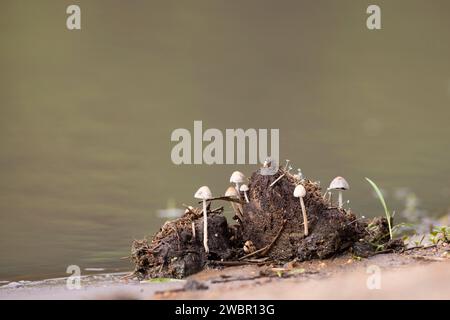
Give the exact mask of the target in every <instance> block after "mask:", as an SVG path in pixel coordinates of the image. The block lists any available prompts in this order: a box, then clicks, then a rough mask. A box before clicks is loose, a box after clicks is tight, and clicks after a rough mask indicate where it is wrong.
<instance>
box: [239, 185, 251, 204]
mask: <svg viewBox="0 0 450 320" xmlns="http://www.w3.org/2000/svg"><path fill="white" fill-rule="evenodd" d="M239 191H242V192H244V196H245V201H247V203H249V202H250V201H248V196H247V191H248V186H247V185H246V184H243V185H242V186H241V187H240V188H239Z"/></svg>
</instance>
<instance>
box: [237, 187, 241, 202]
mask: <svg viewBox="0 0 450 320" xmlns="http://www.w3.org/2000/svg"><path fill="white" fill-rule="evenodd" d="M236 191H237V194H238V197H239V199H241V192H240V191H239V183H236Z"/></svg>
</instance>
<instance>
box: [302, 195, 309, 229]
mask: <svg viewBox="0 0 450 320" xmlns="http://www.w3.org/2000/svg"><path fill="white" fill-rule="evenodd" d="M300 205H301V206H302V214H303V227H304V230H305V237H306V236H308V233H309V232H308V216H307V215H306V208H305V203H304V202H303V198H302V197H300Z"/></svg>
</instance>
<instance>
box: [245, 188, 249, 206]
mask: <svg viewBox="0 0 450 320" xmlns="http://www.w3.org/2000/svg"><path fill="white" fill-rule="evenodd" d="M244 196H245V201H247V203H249V202H250V201H248V196H247V191H244Z"/></svg>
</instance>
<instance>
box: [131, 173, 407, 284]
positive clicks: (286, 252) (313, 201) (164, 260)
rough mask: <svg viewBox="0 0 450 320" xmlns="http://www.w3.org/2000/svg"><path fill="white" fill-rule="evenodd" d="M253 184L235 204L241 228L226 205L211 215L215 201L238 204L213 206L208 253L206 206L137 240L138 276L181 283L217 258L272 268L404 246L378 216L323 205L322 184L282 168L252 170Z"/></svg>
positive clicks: (133, 255) (134, 252)
mask: <svg viewBox="0 0 450 320" xmlns="http://www.w3.org/2000/svg"><path fill="white" fill-rule="evenodd" d="M281 175H282V177H281V179H279V181H277V182H276V183H275V184H274V185H273V186H271V184H272V183H273V182H274V181H275V180H276V179H277V178H279V177H280V176H281ZM299 184H302V185H303V186H304V188H305V190H306V196H305V197H304V203H305V207H306V213H307V217H308V223H309V234H308V236H305V234H304V226H303V216H302V211H301V205H300V201H299V198H295V197H294V196H293V192H294V189H295V187H296V186H297V185H299ZM248 186H249V191H248V194H247V195H248V198H249V202H248V203H247V202H246V201H244V200H240V202H239V200H236V199H234V202H236V201H238V202H239V203H240V204H238V206H237V207H240V208H241V210H242V217H241V218H239V219H237V223H236V224H233V225H229V224H228V223H227V220H226V218H225V217H224V216H223V215H222V213H223V207H220V208H218V209H214V210H211V209H210V208H211V204H212V203H213V202H215V201H220V200H225V201H231V200H233V199H231V198H228V197H220V198H216V199H212V200H210V201H209V204H208V210H207V211H208V246H209V249H210V252H209V254H208V255H207V254H206V253H205V250H204V247H203V216H202V208H200V207H196V208H192V209H188V210H187V211H186V213H185V215H184V216H182V217H181V218H178V219H176V220H173V221H169V222H166V223H165V224H164V225H163V226H162V228H161V229H160V231H159V232H157V233H156V234H155V235H154V236H153V238H152V240H151V241H148V240H146V239H144V240H136V241H134V242H133V245H132V253H131V259H132V261H133V262H134V264H135V275H137V276H138V277H139V278H141V279H143V278H154V277H170V278H183V277H186V276H188V275H191V274H193V273H196V272H198V271H200V270H202V269H203V268H205V267H206V266H207V265H209V262H211V261H212V260H214V261H215V262H216V263H217V261H221V262H224V261H225V262H227V261H228V262H231V263H233V262H237V261H238V260H239V262H240V263H242V262H244V263H245V261H248V262H250V260H248V258H250V257H251V259H253V260H254V259H258V258H265V259H266V261H267V262H275V263H277V262H285V261H288V260H291V259H294V258H295V259H298V260H300V261H302V260H309V259H316V258H318V259H324V258H328V257H331V256H334V255H337V254H339V253H341V252H343V251H345V250H348V249H351V250H353V252H355V253H356V254H358V255H361V256H368V255H370V254H371V253H373V252H374V250H375V249H376V248H379V247H380V245H386V246H385V248H387V247H389V245H390V247H389V248H391V249H395V248H396V247H399V246H401V245H402V244H401V241H396V242H395V241H394V242H392V241H391V242H390V244H389V243H388V242H389V231H388V227H387V221H386V219H384V218H376V219H374V220H373V221H371V222H368V221H363V220H361V219H357V218H356V216H355V215H354V214H353V213H352V212H351V211H349V210H344V209H340V208H337V207H335V206H333V204H332V203H330V201H329V200H325V199H324V197H323V195H322V193H321V190H320V186H319V184H318V183H316V182H313V181H310V180H306V179H301V180H300V179H299V178H298V177H295V176H293V175H291V174H290V173H289V172H286V171H284V170H283V169H279V170H278V172H277V173H276V174H275V175H272V176H270V175H261V174H260V172H259V171H257V172H254V173H253V174H252V176H251V178H250V179H249V183H248ZM242 199H244V197H243V196H242ZM235 207H236V206H235ZM247 241H251V242H252V244H253V246H250V247H251V248H252V249H253V250H256V251H253V252H252V253H248V252H247V253H245V252H244V250H243V247H244V243H246V242H247Z"/></svg>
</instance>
